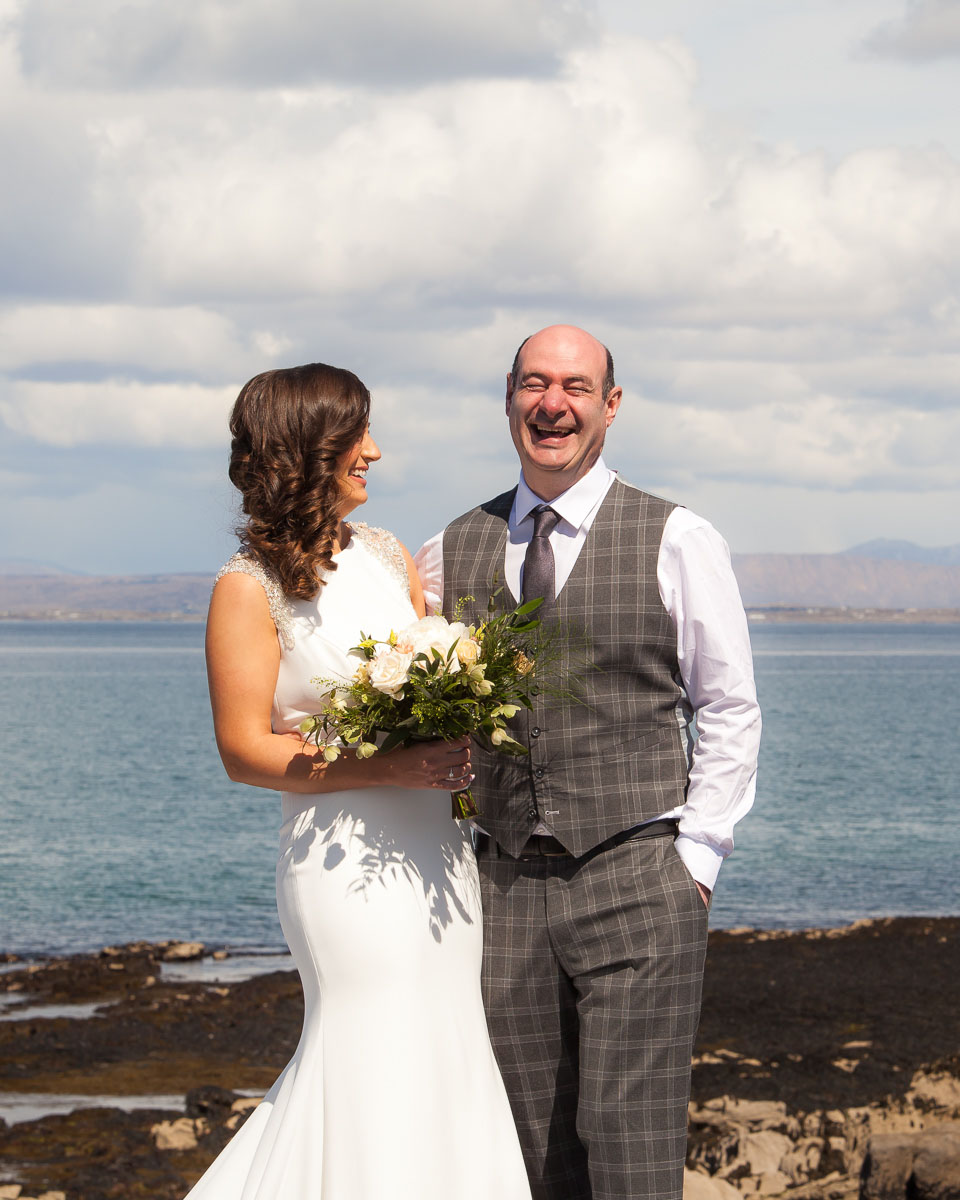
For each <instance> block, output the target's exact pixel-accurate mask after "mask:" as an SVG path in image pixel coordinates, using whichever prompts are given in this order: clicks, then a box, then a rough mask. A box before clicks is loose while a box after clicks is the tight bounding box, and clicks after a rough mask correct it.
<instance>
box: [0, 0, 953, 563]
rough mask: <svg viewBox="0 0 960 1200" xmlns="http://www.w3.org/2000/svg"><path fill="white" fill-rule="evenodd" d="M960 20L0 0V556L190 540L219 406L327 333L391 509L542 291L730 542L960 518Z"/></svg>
mask: <svg viewBox="0 0 960 1200" xmlns="http://www.w3.org/2000/svg"><path fill="white" fill-rule="evenodd" d="M958 57H960V0H831V2H830V3H825V2H823V3H821V2H820V0H803V2H802V3H801V2H800V0H791V2H785V0H729V2H728V3H726V4H723V5H718V4H716V3H715V0H674V3H672V4H671V5H669V6H667V5H662V4H660V3H654V2H652V0H597V3H589V2H588V0H567V2H566V3H557V0H487V2H486V3H485V4H483V5H482V6H467V5H462V6H460V5H450V4H448V3H446V0H409V2H406V3H402V2H397V3H392V4H387V3H386V2H385V0H327V2H326V3H324V4H322V5H320V4H316V3H314V2H312V0H273V3H271V4H269V5H267V4H266V3H265V2H264V0H229V2H228V0H137V2H133V3H131V2H129V0H125V2H121V0H73V2H72V3H71V4H70V5H64V4H63V3H62V0H0V101H2V102H0V142H2V154H3V161H4V164H5V168H6V169H5V176H6V179H7V183H6V186H5V187H4V189H3V192H2V194H0V206H2V209H3V220H2V222H0V239H2V246H0V262H2V263H3V269H2V281H3V292H2V297H0V506H2V512H3V520H2V522H0V559H13V558H17V559H20V558H26V559H32V560H36V561H40V562H49V563H56V564H60V565H62V566H64V567H68V568H71V569H76V570H83V571H91V572H111V573H120V572H152V571H173V570H207V569H211V568H214V567H215V566H216V565H217V564H218V563H219V562H221V561H222V560H223V559H224V558H226V557H227V556H228V555H229V553H230V552H231V549H232V544H233V539H232V536H231V533H230V528H231V525H232V523H233V520H234V509H233V499H232V495H231V489H230V487H229V484H228V483H227V481H226V472H225V466H226V456H227V446H228V439H227V435H226V414H227V412H228V410H229V406H230V404H231V402H232V400H233V398H234V396H235V395H236V392H237V390H238V388H239V387H240V385H241V384H242V383H243V382H244V380H245V379H247V378H249V376H251V375H253V374H255V373H256V372H257V371H260V370H263V369H266V368H268V367H272V366H282V365H292V364H295V363H300V362H306V361H312V360H318V359H319V360H323V361H327V362H333V363H336V364H338V365H343V366H348V367H350V368H351V369H353V370H355V371H356V372H357V373H358V374H359V375H360V376H361V377H362V378H363V379H364V380H365V381H366V382H367V383H368V385H369V386H370V388H371V390H372V391H373V394H374V417H373V425H374V433H375V436H376V437H377V438H378V440H379V441H380V443H381V446H382V449H383V452H384V457H383V461H382V462H381V463H380V464H378V465H377V466H376V467H375V468H374V469H373V470H372V471H371V473H370V496H371V499H370V501H369V503H368V505H367V507H366V511H365V512H364V516H365V517H366V519H368V520H370V521H371V522H373V523H376V524H383V525H387V526H389V527H391V528H393V529H394V530H395V531H396V532H397V533H398V534H399V535H400V536H401V537H402V538H403V539H404V540H405V541H407V542H408V543H410V544H411V545H413V546H414V547H416V545H418V544H419V542H420V541H422V540H423V539H424V538H426V537H427V536H429V535H430V534H431V533H433V532H434V531H435V530H436V529H437V528H439V527H440V526H441V525H442V524H443V523H444V522H445V521H446V520H447V519H448V518H450V517H452V516H454V515H456V513H458V512H460V511H461V510H462V509H464V508H466V507H468V506H469V505H470V504H472V503H474V502H476V501H477V500H478V499H480V498H482V497H484V496H486V495H489V494H491V493H493V492H495V491H498V490H501V489H502V488H504V487H507V486H509V485H510V484H511V483H512V482H513V481H514V476H515V460H514V458H513V452H512V447H511V445H510V442H509V438H508V435H507V428H506V422H505V419H504V417H503V381H504V376H505V373H506V371H507V369H508V366H509V363H510V361H511V359H512V356H513V352H514V350H515V348H516V345H517V344H518V343H519V341H520V340H521V339H522V338H523V337H524V336H526V335H527V334H528V333H530V332H532V331H533V330H535V329H537V328H539V327H541V326H543V325H545V324H548V323H550V322H553V321H571V322H574V323H577V324H582V325H584V326H586V327H587V328H589V329H590V330H591V331H593V332H594V333H596V334H597V335H598V336H599V337H601V338H602V339H603V340H604V341H606V342H607V344H608V345H609V346H610V348H611V350H612V351H613V354H614V358H615V360H616V363H617V373H618V380H619V382H620V383H621V384H622V385H623V387H624V391H625V401H624V404H623V406H622V408H621V411H620V414H619V415H618V418H617V420H616V422H615V424H614V426H613V429H612V430H611V434H610V437H609V440H608V450H607V454H606V457H607V461H608V462H609V463H610V465H612V466H615V467H617V468H619V469H620V470H621V471H622V473H623V475H624V477H625V478H627V479H629V480H630V481H631V482H634V483H636V484H639V485H641V486H644V487H647V488H649V489H651V490H653V491H656V492H659V493H660V494H663V495H667V496H669V497H670V498H672V499H674V500H677V501H679V502H681V503H684V504H687V505H688V506H689V507H691V508H693V509H695V510H696V511H699V512H701V513H702V514H703V515H705V516H707V517H709V518H710V519H711V520H713V521H714V523H715V524H716V525H717V526H718V527H719V528H720V529H721V530H722V531H723V532H724V534H725V535H726V537H727V539H728V541H729V542H730V544H731V546H732V548H733V549H734V550H739V551H743V552H749V551H774V550H783V551H791V552H792V551H830V550H837V549H842V548H844V547H846V546H849V545H852V544H854V543H856V542H859V541H864V540H867V539H869V538H873V537H881V536H886V537H899V538H908V539H911V540H913V541H917V542H920V543H923V544H927V545H937V544H948V543H954V542H958V541H960V523H958V517H957V513H958V512H960V370H958V367H960V132H958V129H957V123H956V119H955V113H956V112H957V111H958V109H960V72H958V70H957V66H958V63H957V59H958Z"/></svg>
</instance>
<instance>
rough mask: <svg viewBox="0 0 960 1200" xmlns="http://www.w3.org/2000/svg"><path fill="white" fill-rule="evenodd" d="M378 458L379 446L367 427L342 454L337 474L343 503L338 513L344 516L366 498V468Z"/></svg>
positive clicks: (363, 502) (364, 501)
mask: <svg viewBox="0 0 960 1200" xmlns="http://www.w3.org/2000/svg"><path fill="white" fill-rule="evenodd" d="M379 458H380V447H379V446H378V445H377V443H376V442H375V441H374V440H373V437H372V435H371V433H370V430H369V429H366V430H365V431H364V434H363V437H362V438H361V439H360V441H359V442H358V443H357V444H356V445H355V446H352V447H351V448H350V451H349V453H347V454H346V455H344V457H343V460H342V462H341V465H340V468H339V470H338V471H337V476H338V478H339V480H340V487H341V489H342V490H343V505H342V507H341V510H340V515H341V516H343V517H345V516H346V515H347V513H350V512H353V510H354V509H355V508H357V507H358V506H359V505H361V504H365V503H366V500H367V470H368V468H369V466H370V464H371V463H372V462H376V461H377V460H378V459H379Z"/></svg>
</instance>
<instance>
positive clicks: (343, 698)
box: [300, 596, 543, 819]
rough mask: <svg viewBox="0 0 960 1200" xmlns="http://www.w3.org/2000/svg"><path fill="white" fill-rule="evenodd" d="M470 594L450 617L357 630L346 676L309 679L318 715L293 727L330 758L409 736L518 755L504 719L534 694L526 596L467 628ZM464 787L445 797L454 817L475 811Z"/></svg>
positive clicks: (533, 603)
mask: <svg viewBox="0 0 960 1200" xmlns="http://www.w3.org/2000/svg"><path fill="white" fill-rule="evenodd" d="M470 600H472V597H470V596H468V597H464V598H463V599H461V600H460V601H459V602H458V603H457V607H456V612H455V614H454V620H453V621H447V620H446V619H445V618H444V617H441V616H433V617H422V618H421V619H420V620H419V621H416V622H414V624H412V625H409V626H408V627H407V628H406V629H403V630H401V631H400V632H399V633H397V632H394V631H391V632H390V634H389V636H388V637H387V638H386V639H385V640H380V639H377V638H374V637H369V636H368V635H366V634H364V633H361V635H360V643H359V645H357V646H354V647H353V649H352V650H351V653H352V654H355V655H357V656H358V657H359V658H360V660H361V661H360V665H359V666H358V667H357V670H356V672H355V673H354V676H353V678H352V679H351V680H350V681H349V682H342V681H337V680H331V679H317V680H315V681H314V682H316V683H317V684H319V685H320V686H322V687H324V688H325V689H327V691H328V694H327V696H326V701H325V703H324V705H323V707H322V708H321V709H320V711H319V712H318V713H315V714H314V715H313V716H310V717H307V718H306V719H305V720H304V721H302V722H301V724H300V732H301V733H302V734H303V735H304V737H305V738H306V740H308V741H313V742H314V743H315V744H316V745H317V746H318V747H319V748H320V749H321V750H322V751H323V755H324V758H326V759H327V761H328V762H333V761H334V760H335V759H336V758H338V757H339V755H340V753H341V751H342V749H343V747H344V746H346V747H349V748H352V749H353V751H354V752H355V753H356V755H357V757H358V758H368V757H369V756H370V755H371V754H376V753H381V754H382V753H384V752H386V751H389V750H393V749H395V748H396V747H398V746H408V745H410V744H411V743H412V742H415V741H428V740H433V739H442V740H444V741H454V740H456V739H457V738H460V737H463V736H465V735H472V736H474V737H477V738H479V739H480V740H481V741H482V742H483V743H484V744H485V745H486V746H487V747H488V748H489V749H491V750H496V751H498V752H499V753H501V754H526V753H528V751H527V749H526V747H525V746H522V745H521V744H520V743H519V742H518V741H517V740H516V739H515V738H514V737H512V736H511V734H510V732H509V730H508V728H507V722H508V721H509V720H510V719H511V718H512V717H514V716H516V714H517V713H518V712H519V711H520V709H521V707H526V708H530V707H531V697H532V696H534V695H536V693H537V690H538V689H537V682H536V674H537V655H538V645H537V635H538V630H539V627H540V620H539V618H538V617H537V616H535V615H534V614H535V613H536V610H537V608H539V606H540V605H541V604H542V603H543V602H542V600H539V599H538V600H530V601H528V602H527V603H526V604H521V605H519V606H518V607H517V608H514V609H513V610H511V611H510V612H507V613H502V614H500V615H494V614H495V612H496V610H495V608H494V607H493V606H494V604H495V601H496V596H495V597H494V600H492V601H491V611H490V613H489V614H488V618H487V620H485V621H479V622H476V623H474V624H470V625H467V624H465V623H464V621H462V620H461V619H460V618H461V617H462V614H463V609H464V607H465V606H466V604H467V603H469V601H470ZM478 814H479V810H478V809H477V807H476V804H475V803H474V800H473V796H472V794H471V793H470V791H469V790H466V791H462V792H456V793H454V794H453V815H454V816H455V817H456V818H458V819H463V818H465V817H472V816H477V815H478Z"/></svg>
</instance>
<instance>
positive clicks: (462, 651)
mask: <svg viewBox="0 0 960 1200" xmlns="http://www.w3.org/2000/svg"><path fill="white" fill-rule="evenodd" d="M479 657H480V643H479V642H478V641H476V640H475V639H474V638H470V637H467V638H461V639H460V641H459V642H457V658H458V659H459V660H460V662H461V664H462V665H463V666H465V667H472V666H473V664H474V663H475V662H476V661H477V659H478V658H479Z"/></svg>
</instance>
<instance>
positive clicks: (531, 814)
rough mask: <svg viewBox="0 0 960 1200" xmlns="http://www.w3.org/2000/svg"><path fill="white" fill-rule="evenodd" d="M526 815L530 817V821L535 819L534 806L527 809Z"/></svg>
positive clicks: (535, 811)
mask: <svg viewBox="0 0 960 1200" xmlns="http://www.w3.org/2000/svg"><path fill="white" fill-rule="evenodd" d="M527 816H528V817H529V818H530V820H531V821H535V820H536V819H537V810H536V809H535V808H530V809H528V810H527Z"/></svg>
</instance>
